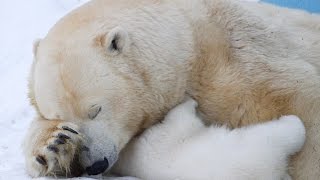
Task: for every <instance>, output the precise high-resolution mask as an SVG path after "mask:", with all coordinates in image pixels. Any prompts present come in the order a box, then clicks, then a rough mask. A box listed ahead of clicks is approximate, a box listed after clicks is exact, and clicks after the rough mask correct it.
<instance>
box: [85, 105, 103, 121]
mask: <svg viewBox="0 0 320 180" xmlns="http://www.w3.org/2000/svg"><path fill="white" fill-rule="evenodd" d="M101 109H102V108H101V106H98V105H93V106H91V107H90V109H89V113H88V117H89V119H91V120H93V119H94V118H96V117H97V116H98V114H99V113H100V112H101Z"/></svg>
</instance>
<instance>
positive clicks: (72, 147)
mask: <svg viewBox="0 0 320 180" xmlns="http://www.w3.org/2000/svg"><path fill="white" fill-rule="evenodd" d="M40 137H44V138H39V142H38V143H36V145H35V146H34V147H32V148H33V149H32V153H31V154H32V155H31V157H27V169H28V172H29V174H30V175H31V176H33V177H39V176H47V175H49V176H50V175H53V176H56V175H64V176H70V175H75V174H77V175H80V173H81V172H82V170H81V169H79V167H74V166H72V163H73V162H75V161H76V159H78V158H77V155H78V154H79V149H80V148H79V147H81V146H80V145H81V144H82V141H83V139H84V138H83V135H82V134H81V133H80V132H79V127H78V126H77V125H75V124H73V123H70V122H62V123H59V124H58V125H56V126H55V127H51V128H48V129H46V130H43V132H41V134H40ZM30 141H32V140H30ZM28 159H29V160H28Z"/></svg>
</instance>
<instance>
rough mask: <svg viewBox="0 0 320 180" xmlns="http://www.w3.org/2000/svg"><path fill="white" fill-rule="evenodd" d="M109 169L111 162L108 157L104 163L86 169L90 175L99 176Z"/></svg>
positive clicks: (96, 163) (100, 162) (94, 164)
mask: <svg viewBox="0 0 320 180" xmlns="http://www.w3.org/2000/svg"><path fill="white" fill-rule="evenodd" d="M108 168H109V161H108V159H107V158H106V157H104V159H103V160H102V161H97V162H95V163H93V165H92V166H90V167H87V168H86V172H87V173H88V175H98V174H102V173H104V172H105V171H106V170H107V169H108Z"/></svg>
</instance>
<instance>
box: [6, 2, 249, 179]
mask: <svg viewBox="0 0 320 180" xmlns="http://www.w3.org/2000/svg"><path fill="white" fill-rule="evenodd" d="M85 1H86V0H26V1H22V0H2V1H1V6H0V22H1V28H0V40H1V41H0V85H1V87H0V115H1V117H2V118H1V119H0V136H1V137H0V180H8V179H9V178H10V180H23V179H29V177H28V176H27V174H26V172H25V168H24V159H23V156H22V152H21V142H22V139H23V137H24V134H25V133H26V129H27V127H28V125H29V123H30V121H31V120H32V117H33V114H34V111H33V109H32V108H31V107H30V105H29V102H28V100H27V92H26V90H27V88H26V87H27V75H28V72H29V67H30V64H31V62H32V42H33V40H34V39H35V38H38V37H43V36H44V35H45V34H46V32H47V31H48V29H49V28H50V27H51V26H52V25H53V24H54V23H55V22H56V21H57V20H58V19H59V18H60V17H61V16H63V15H64V14H66V13H67V12H68V11H70V10H71V9H73V8H75V7H76V6H78V5H80V4H82V3H83V2H85ZM251 1H255V0H251ZM80 179H81V178H80Z"/></svg>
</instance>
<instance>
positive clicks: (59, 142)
mask: <svg viewBox="0 0 320 180" xmlns="http://www.w3.org/2000/svg"><path fill="white" fill-rule="evenodd" d="M54 143H55V144H58V145H59V144H65V143H66V139H63V138H59V139H56V140H55V141H54Z"/></svg>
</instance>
